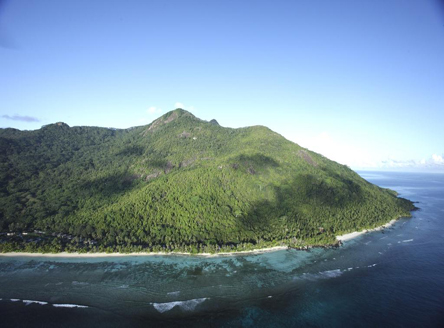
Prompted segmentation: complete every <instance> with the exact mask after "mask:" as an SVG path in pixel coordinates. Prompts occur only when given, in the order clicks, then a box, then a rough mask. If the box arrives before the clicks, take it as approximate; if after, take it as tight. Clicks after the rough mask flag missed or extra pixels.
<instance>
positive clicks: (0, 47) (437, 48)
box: [0, 0, 444, 168]
mask: <svg viewBox="0 0 444 328" xmlns="http://www.w3.org/2000/svg"><path fill="white" fill-rule="evenodd" d="M0 3H1V5H0V72H1V73H0V127H14V128H18V129H28V130H30V129H38V128H40V127H41V126H42V125H44V124H48V123H52V122H57V121H63V122H66V123H67V124H69V125H71V126H75V125H93V126H103V127H118V128H127V127H131V126H135V125H143V124H148V123H150V122H151V121H152V120H154V119H155V118H157V117H158V116H160V115H162V114H164V113H166V112H168V111H170V110H172V109H174V108H175V107H177V106H180V107H183V108H184V109H187V110H189V111H191V112H192V113H193V114H194V115H196V116H197V117H200V118H202V119H206V120H210V119H213V118H215V119H217V120H218V122H219V123H220V124H221V125H223V126H228V127H242V126H250V125H265V126H268V127H270V128H271V129H272V130H274V131H276V132H278V133H280V134H282V135H283V136H285V137H286V138H287V139H290V140H292V141H294V142H296V143H298V144H300V145H301V146H304V147H307V148H309V149H311V150H314V151H317V152H320V153H322V154H323V155H325V156H327V157H329V158H331V159H333V160H336V161H338V162H340V163H342V164H347V165H349V166H351V167H352V168H363V167H373V168H375V167H381V166H382V167H393V168H396V167H401V168H405V167H408V166H416V167H420V168H424V167H426V166H436V167H444V160H443V158H442V156H443V153H444V143H443V141H444V128H443V122H444V60H443V58H444V7H443V6H442V5H441V2H440V1H438V0H437V1H428V0H424V1H420V0H384V1H355V0H350V1H327V0H325V1H297V0H293V1H276V0H274V1H230V0H223V1H187V0H180V1H168V0H164V1H83V0H79V1H57V0H53V1H48V0H41V1H29V0H28V1H25V0H17V1H2V2H0ZM432 164H433V165H432Z"/></svg>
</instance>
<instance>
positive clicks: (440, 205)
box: [0, 172, 444, 327]
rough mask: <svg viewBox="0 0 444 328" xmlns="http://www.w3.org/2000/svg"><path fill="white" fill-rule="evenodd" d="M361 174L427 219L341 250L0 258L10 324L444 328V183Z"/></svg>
mask: <svg viewBox="0 0 444 328" xmlns="http://www.w3.org/2000/svg"><path fill="white" fill-rule="evenodd" d="M361 175H363V176H364V178H367V179H368V180H369V181H371V182H373V183H376V184H378V185H380V186H382V187H389V188H392V189H394V190H396V191H398V192H399V193H400V196H402V197H406V198H409V199H411V200H413V201H419V204H418V206H419V207H420V208H421V210H420V211H417V212H414V213H413V218H411V219H401V220H399V221H398V222H397V223H396V224H395V225H394V226H392V227H391V228H389V229H386V230H385V231H383V232H381V231H379V232H372V233H368V234H365V235H363V236H360V237H358V238H356V239H353V240H350V241H347V242H346V243H345V244H344V246H343V247H341V248H340V249H328V250H324V249H314V250H310V251H295V250H283V251H277V252H272V253H265V254H252V255H242V256H222V257H211V258H202V257H190V256H149V257H118V258H115V257H113V258H87V259H85V258H65V259H60V258H57V259H50V258H42V257H40V258H39V257H35V258H34V257H33V258H19V257H15V258H0V286H2V287H1V291H0V298H1V299H2V300H1V301H0V315H1V318H2V326H18V325H24V326H26V325H28V326H36V325H42V326H46V327H48V326H54V327H55V326H60V325H61V324H63V325H64V326H78V325H80V324H83V325H87V326H92V325H94V326H101V325H102V326H107V327H110V326H114V327H117V326H124V325H128V324H129V325H132V326H141V327H142V326H143V327H147V326H148V327H150V326H152V327H158V326H177V325H180V326H182V327H183V326H198V327H199V326H201V327H208V326H209V325H212V326H222V327H223V326H226V327H232V326H235V327H236V326H243V327H273V326H275V327H294V326H311V327H338V326H354V327H372V326H376V325H381V326H391V327H396V326H399V327H410V326H411V327H418V326H432V327H433V326H436V327H438V326H440V324H442V323H444V315H443V313H444V311H443V309H444V308H443V305H442V304H444V296H443V295H444V261H442V254H444V175H440V174H413V173H408V174H407V173H405V174H401V173H387V172H384V173H381V172H377V173H376V172H372V173H369V172H361ZM11 299H13V300H16V301H11ZM31 301H39V302H46V303H47V304H41V303H36V302H31ZM54 305H57V306H54ZM78 306H81V307H78Z"/></svg>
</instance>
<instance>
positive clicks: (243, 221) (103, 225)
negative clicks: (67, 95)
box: [0, 109, 414, 252]
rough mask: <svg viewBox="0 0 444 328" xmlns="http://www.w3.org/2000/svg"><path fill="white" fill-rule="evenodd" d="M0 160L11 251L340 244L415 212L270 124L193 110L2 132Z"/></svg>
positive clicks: (3, 218) (5, 243)
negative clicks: (208, 116)
mask: <svg viewBox="0 0 444 328" xmlns="http://www.w3.org/2000/svg"><path fill="white" fill-rule="evenodd" d="M0 160H1V161H0V163H1V166H0V232H2V233H3V236H1V243H0V251H10V250H26V251H61V250H67V251H72V250H77V251H79V250H80V251H99V250H100V251H103V250H106V251H135V250H147V251H149V250H155V251H157V250H162V249H165V250H175V251H187V252H202V251H209V252H215V251H219V250H235V249H237V250H239V249H249V248H260V247H265V246H270V245H278V244H285V245H291V246H295V247H305V246H308V245H332V244H335V243H336V239H335V235H339V234H342V233H345V232H350V231H356V230H362V229H364V228H372V227H375V226H378V225H382V224H384V223H386V222H388V221H390V220H391V219H394V218H398V217H400V216H409V215H410V212H409V211H410V210H412V209H414V206H413V204H412V203H411V202H410V201H408V200H405V199H402V198H398V197H397V196H396V193H395V192H394V191H391V190H387V189H382V188H379V187H377V186H375V185H373V184H370V183H369V182H367V181H365V180H364V179H362V178H361V177H360V176H359V175H358V174H356V173H355V172H354V171H352V170H350V169H349V168H348V167H346V166H344V165H340V164H338V163H335V162H333V161H330V160H328V159H327V158H325V157H323V156H322V155H319V154H316V153H314V152H311V151H309V150H307V149H304V148H302V147H300V146H299V145H297V144H295V143H293V142H290V141H288V140H286V139H285V138H283V137H282V136H280V135H279V134H277V133H275V132H273V131H271V130H270V129H268V128H266V127H263V126H252V127H246V128H239V129H231V128H225V127H222V126H220V125H219V124H218V123H217V121H216V120H212V121H210V122H206V121H203V120H200V119H198V118H196V117H195V116H193V115H192V114H191V113H189V112H187V111H185V110H182V109H176V110H174V111H171V112H169V113H167V114H165V115H163V116H162V117H160V118H158V119H157V120H155V121H153V122H152V123H151V124H149V125H147V126H140V127H134V128H130V129H126V130H119V129H108V128H100V127H69V126H68V125H67V124H65V123H61V122H59V123H55V124H49V125H46V126H43V127H42V128H41V129H40V130H35V131H19V130H15V129H1V130H0ZM8 232H9V234H10V236H6V235H5V233H8ZM23 232H25V234H23Z"/></svg>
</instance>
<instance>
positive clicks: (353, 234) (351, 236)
mask: <svg viewBox="0 0 444 328" xmlns="http://www.w3.org/2000/svg"><path fill="white" fill-rule="evenodd" d="M396 221H398V219H393V220H391V221H390V222H388V223H386V224H383V225H382V226H379V227H376V228H373V229H364V230H362V231H354V232H350V233H346V234H344V235H340V236H336V240H338V241H340V242H344V241H347V240H351V239H354V238H356V237H359V236H361V235H363V234H365V233H367V232H372V231H381V230H382V229H385V228H388V227H391V226H392V225H394V224H395V222H396Z"/></svg>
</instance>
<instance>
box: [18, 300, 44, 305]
mask: <svg viewBox="0 0 444 328" xmlns="http://www.w3.org/2000/svg"><path fill="white" fill-rule="evenodd" d="M22 302H23V303H25V304H26V305H29V304H40V305H46V304H48V302H43V301H34V300H23V301H22Z"/></svg>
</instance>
